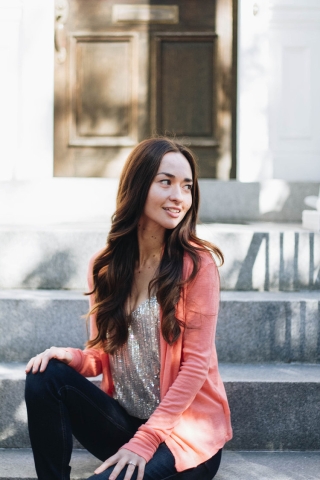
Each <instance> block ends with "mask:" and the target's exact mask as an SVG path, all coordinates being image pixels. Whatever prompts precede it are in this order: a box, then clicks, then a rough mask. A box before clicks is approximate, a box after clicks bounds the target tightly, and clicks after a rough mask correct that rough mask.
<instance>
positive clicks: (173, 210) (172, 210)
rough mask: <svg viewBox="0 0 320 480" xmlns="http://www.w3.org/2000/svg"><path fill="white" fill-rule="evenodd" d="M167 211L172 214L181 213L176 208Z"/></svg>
mask: <svg viewBox="0 0 320 480" xmlns="http://www.w3.org/2000/svg"><path fill="white" fill-rule="evenodd" d="M166 210H169V212H172V213H179V212H180V210H177V209H175V208H166Z"/></svg>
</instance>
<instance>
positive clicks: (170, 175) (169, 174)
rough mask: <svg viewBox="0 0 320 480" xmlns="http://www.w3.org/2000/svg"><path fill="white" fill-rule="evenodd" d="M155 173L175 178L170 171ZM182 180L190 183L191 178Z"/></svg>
mask: <svg viewBox="0 0 320 480" xmlns="http://www.w3.org/2000/svg"><path fill="white" fill-rule="evenodd" d="M157 175H166V176H167V177H169V178H176V177H175V175H172V173H168V172H159V173H157ZM157 175H156V176H157ZM183 181H184V182H191V183H192V181H193V180H192V178H185V179H184V180H183Z"/></svg>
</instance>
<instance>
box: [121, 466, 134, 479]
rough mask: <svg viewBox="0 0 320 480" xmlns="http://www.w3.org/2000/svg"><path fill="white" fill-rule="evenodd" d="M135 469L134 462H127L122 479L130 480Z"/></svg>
mask: <svg viewBox="0 0 320 480" xmlns="http://www.w3.org/2000/svg"><path fill="white" fill-rule="evenodd" d="M135 469H136V464H133V463H128V466H127V471H126V475H125V477H124V479H123V480H130V478H131V477H132V475H133V472H134V471H135Z"/></svg>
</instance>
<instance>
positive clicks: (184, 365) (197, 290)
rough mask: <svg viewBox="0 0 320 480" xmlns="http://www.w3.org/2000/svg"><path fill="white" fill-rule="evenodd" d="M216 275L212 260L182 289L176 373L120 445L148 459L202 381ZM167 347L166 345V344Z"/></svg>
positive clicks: (214, 314) (209, 348)
mask: <svg viewBox="0 0 320 480" xmlns="http://www.w3.org/2000/svg"><path fill="white" fill-rule="evenodd" d="M218 306H219V275H218V271H217V267H216V265H215V263H214V262H210V263H209V264H207V265H206V266H204V267H203V268H201V269H200V271H199V273H198V274H197V276H196V278H195V280H194V281H193V282H192V283H191V284H190V285H189V287H188V288H187V292H186V309H185V312H186V314H185V316H186V318H185V321H186V327H187V328H185V330H184V333H183V335H184V336H183V350H182V357H181V364H180V370H179V373H178V376H177V377H176V379H175V381H174V383H173V384H172V385H171V387H170V388H169V390H168V392H167V394H166V395H165V397H164V398H163V399H162V401H161V403H160V405H159V407H158V408H157V409H156V410H155V411H154V413H153V414H152V415H151V417H150V418H149V420H148V421H147V422H146V423H145V424H144V425H142V426H141V427H140V428H139V430H138V432H137V433H136V434H135V435H134V437H133V438H132V439H131V440H130V441H129V442H128V443H127V444H125V445H124V446H123V448H126V449H128V450H131V451H132V452H135V453H136V454H138V455H141V456H142V457H143V458H145V460H146V461H149V460H150V458H152V456H153V454H154V452H155V451H156V449H157V448H158V446H159V444H160V443H161V442H164V441H165V440H166V438H167V437H168V436H169V435H170V433H171V431H172V430H173V428H174V427H175V426H176V425H177V424H178V422H179V420H180V417H181V415H182V413H183V412H184V411H185V410H186V409H187V408H188V407H189V406H190V405H191V403H192V402H193V400H194V398H195V396H196V395H197V393H198V392H199V390H200V389H201V387H202V385H203V383H204V382H205V380H206V378H207V375H208V371H209V366H210V360H211V357H212V356H211V353H212V350H213V348H214V337H215V330H216V320H217V314H218ZM169 348H170V347H169Z"/></svg>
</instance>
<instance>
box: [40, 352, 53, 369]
mask: <svg viewBox="0 0 320 480" xmlns="http://www.w3.org/2000/svg"><path fill="white" fill-rule="evenodd" d="M51 358H52V356H51V355H50V351H49V350H46V351H45V352H44V354H43V355H42V357H41V365H40V372H44V371H45V369H46V368H47V366H48V363H49V361H50V360H51Z"/></svg>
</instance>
